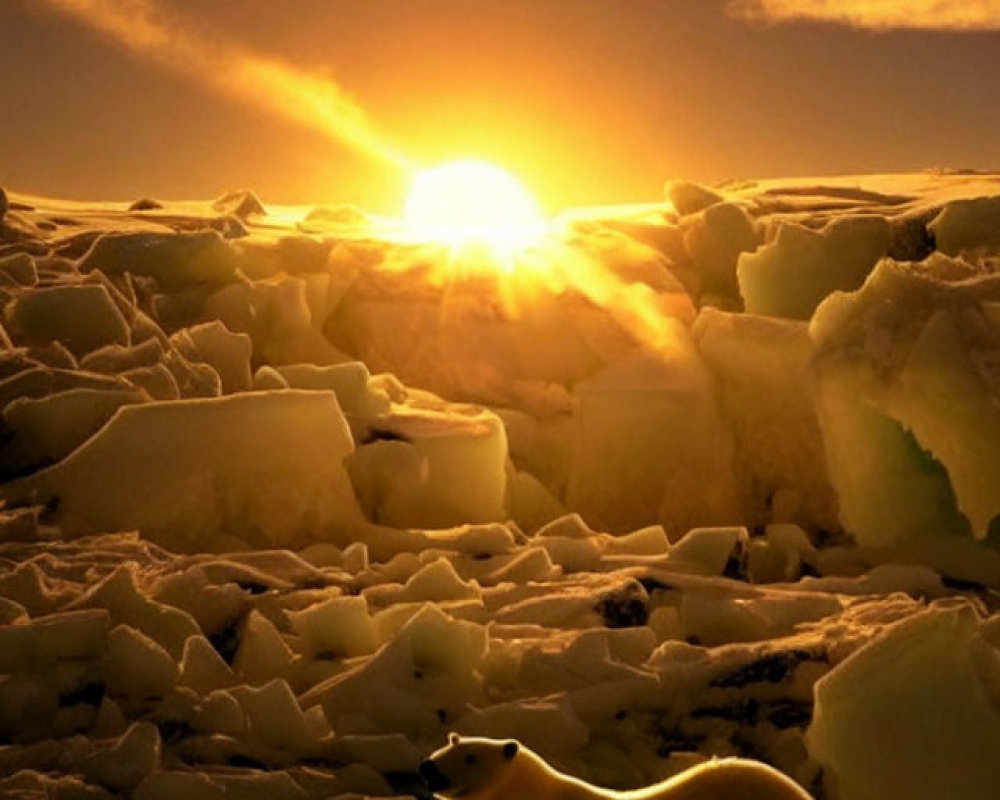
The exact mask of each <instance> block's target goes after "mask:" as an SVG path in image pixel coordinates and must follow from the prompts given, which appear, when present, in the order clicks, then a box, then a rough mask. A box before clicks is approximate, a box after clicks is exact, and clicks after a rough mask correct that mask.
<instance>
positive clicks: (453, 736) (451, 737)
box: [448, 731, 458, 744]
mask: <svg viewBox="0 0 1000 800" xmlns="http://www.w3.org/2000/svg"><path fill="white" fill-rule="evenodd" d="M448 744H458V734H457V733H455V732H454V731H452V732H451V733H449V734H448Z"/></svg>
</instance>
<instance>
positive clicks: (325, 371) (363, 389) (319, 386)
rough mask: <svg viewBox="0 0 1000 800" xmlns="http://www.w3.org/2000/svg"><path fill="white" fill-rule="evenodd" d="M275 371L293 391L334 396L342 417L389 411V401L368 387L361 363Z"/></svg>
mask: <svg viewBox="0 0 1000 800" xmlns="http://www.w3.org/2000/svg"><path fill="white" fill-rule="evenodd" d="M274 369H275V371H276V372H277V373H278V374H279V375H280V376H281V377H282V378H283V379H284V381H285V383H286V384H287V385H288V386H290V387H291V388H292V389H308V390H310V391H326V392H334V393H335V394H336V395H337V402H338V403H339V404H340V408H341V409H342V410H343V412H344V413H345V414H348V415H354V416H360V417H372V416H376V415H378V414H385V413H388V411H389V408H390V403H389V399H388V398H387V397H386V396H385V395H384V394H382V393H380V392H377V391H375V390H374V389H373V388H372V387H371V386H370V385H369V379H370V378H371V373H370V372H369V371H368V368H367V367H366V366H365V365H364V364H363V363H362V362H360V361H348V362H345V363H343V364H332V365H329V366H317V365H316V364H285V365H282V366H278V367H275V368H274ZM260 374H261V371H260V370H258V375H260ZM262 380H263V378H262Z"/></svg>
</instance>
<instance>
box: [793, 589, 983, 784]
mask: <svg viewBox="0 0 1000 800" xmlns="http://www.w3.org/2000/svg"><path fill="white" fill-rule="evenodd" d="M998 687H1000V654H998V652H997V650H996V649H995V648H993V647H991V646H990V645H989V644H988V643H987V642H986V641H985V640H984V639H983V637H982V635H981V633H980V621H979V618H978V617H977V614H976V612H975V611H974V610H973V609H972V607H971V606H968V605H961V606H958V607H947V606H937V607H932V608H931V609H929V610H928V611H925V612H923V613H920V614H918V615H916V616H913V617H910V618H908V619H905V620H903V621H902V622H898V623H896V624H894V625H892V626H890V627H889V628H887V629H886V630H885V631H884V632H883V633H882V634H881V635H880V636H879V637H878V638H876V639H875V640H874V641H872V642H871V643H870V644H868V645H866V646H864V647H862V648H861V649H860V650H858V651H857V652H855V653H854V654H853V655H851V656H850V657H849V658H847V659H846V660H845V661H843V662H841V663H840V664H838V665H837V666H836V667H835V668H834V669H833V670H832V671H831V672H829V673H828V674H827V675H826V676H824V677H823V678H821V679H820V680H819V681H818V682H817V683H816V689H815V692H816V707H815V712H814V714H813V721H812V724H811V725H810V727H809V731H808V734H807V744H808V749H809V754H810V756H812V758H814V759H815V760H816V761H818V762H819V763H820V764H822V765H823V768H824V770H826V772H827V775H828V781H829V784H830V785H831V786H832V787H835V796H836V797H838V798H840V800H883V799H884V798H888V797H900V798H901V797H906V798H911V800H944V798H959V797H961V798H963V800H993V799H994V798H995V797H996V796H997V789H998V788H1000V760H998V759H997V753H1000V691H998Z"/></svg>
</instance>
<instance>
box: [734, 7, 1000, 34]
mask: <svg viewBox="0 0 1000 800" xmlns="http://www.w3.org/2000/svg"><path fill="white" fill-rule="evenodd" d="M728 7H729V11H730V13H731V14H733V15H734V16H736V17H740V18H743V19H748V20H751V21H754V22H772V23H782V22H795V21H801V20H813V21H819V22H830V23H836V24H840V25H850V26H853V27H857V28H869V29H872V30H893V29H906V28H908V29H914V30H940V31H1000V0H907V2H900V1H899V0H730V2H729V6H728Z"/></svg>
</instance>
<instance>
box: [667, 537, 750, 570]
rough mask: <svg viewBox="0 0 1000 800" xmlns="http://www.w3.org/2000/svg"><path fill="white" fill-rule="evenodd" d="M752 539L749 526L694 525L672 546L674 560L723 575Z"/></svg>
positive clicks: (671, 558)
mask: <svg viewBox="0 0 1000 800" xmlns="http://www.w3.org/2000/svg"><path fill="white" fill-rule="evenodd" d="M748 540H749V534H748V533H747V529H746V528H692V529H691V530H689V531H688V532H687V533H685V534H684V535H683V536H682V537H681V538H680V540H679V541H678V542H677V543H676V544H675V545H674V546H673V548H671V550H670V560H671V561H675V560H676V561H677V562H678V563H681V564H688V565H691V566H692V567H693V568H694V569H696V570H697V571H699V572H703V573H704V574H706V575H722V574H723V572H724V571H725V569H726V567H727V566H728V564H729V561H730V559H732V558H738V557H739V554H740V550H741V549H742V548H743V547H744V546H745V545H746V543H747V541H748Z"/></svg>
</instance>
